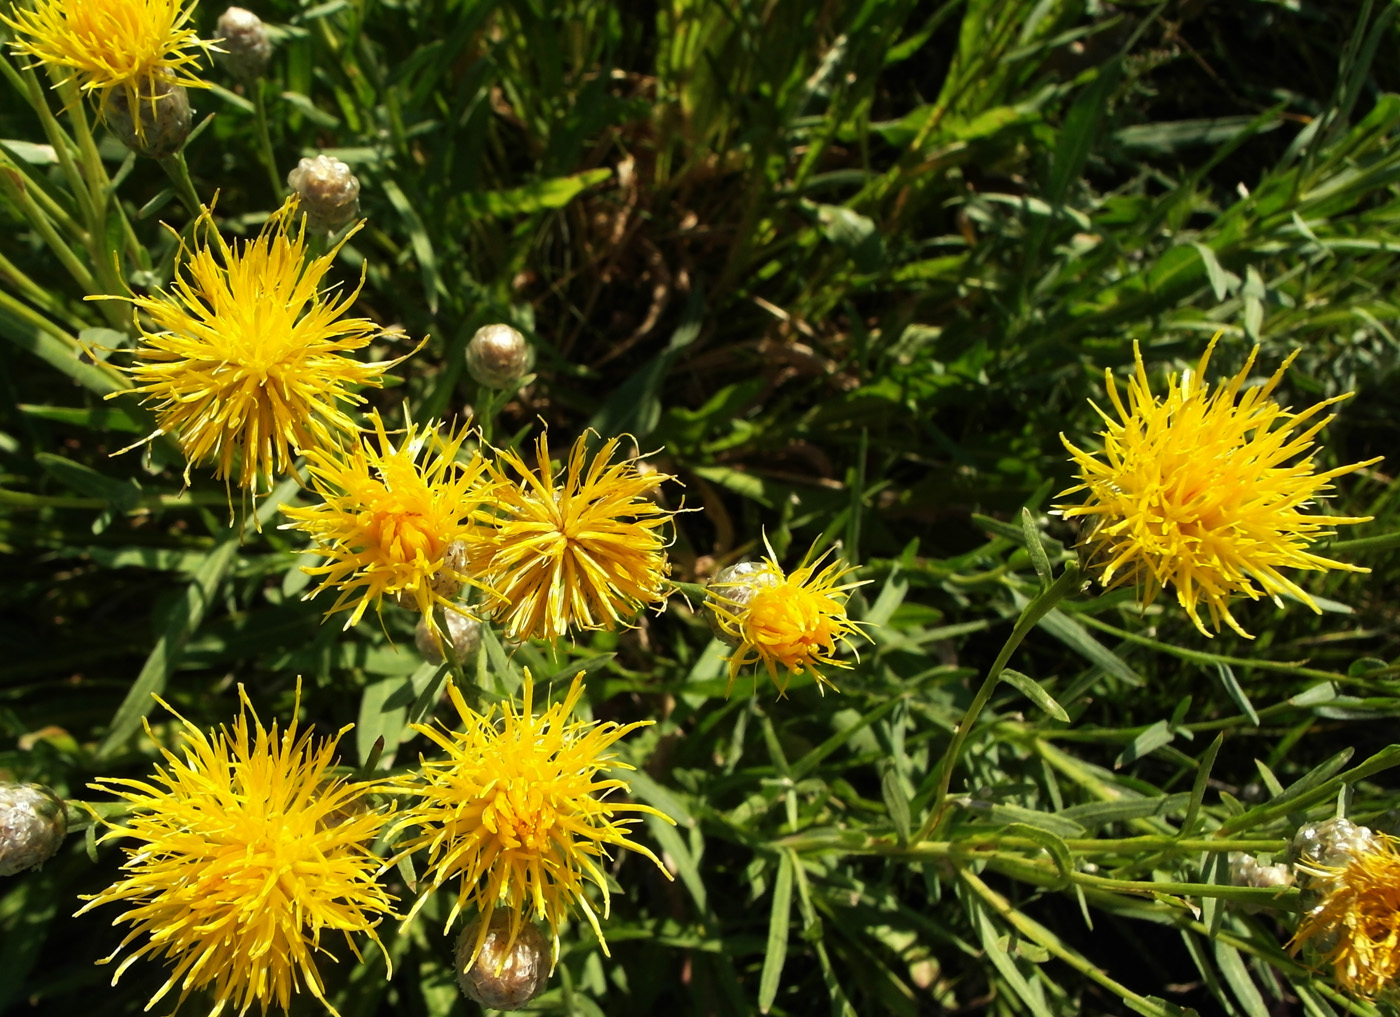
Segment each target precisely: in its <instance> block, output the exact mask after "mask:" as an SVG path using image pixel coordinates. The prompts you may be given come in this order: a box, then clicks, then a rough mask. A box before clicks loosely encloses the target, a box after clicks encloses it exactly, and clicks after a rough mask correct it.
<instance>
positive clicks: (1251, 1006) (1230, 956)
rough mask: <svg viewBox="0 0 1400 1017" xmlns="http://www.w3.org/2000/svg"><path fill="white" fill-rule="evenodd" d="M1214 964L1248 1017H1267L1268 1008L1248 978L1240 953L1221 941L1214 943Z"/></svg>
mask: <svg viewBox="0 0 1400 1017" xmlns="http://www.w3.org/2000/svg"><path fill="white" fill-rule="evenodd" d="M1215 964H1216V967H1218V968H1219V969H1220V973H1221V974H1222V975H1224V976H1225V981H1226V982H1227V983H1228V984H1229V986H1230V991H1231V992H1233V993H1234V995H1235V999H1237V1000H1239V1004H1240V1006H1241V1007H1243V1008H1244V1011H1245V1013H1247V1014H1248V1015H1249V1017H1269V1008H1268V1006H1267V1005H1265V1003H1264V996H1263V993H1261V992H1260V991H1259V987H1258V986H1257V985H1255V984H1254V979H1252V978H1251V977H1249V970H1248V969H1247V968H1246V967H1245V964H1244V958H1242V957H1241V956H1240V952H1239V951H1238V950H1236V949H1235V948H1234V947H1233V946H1231V945H1230V944H1229V943H1227V942H1225V941H1224V940H1222V939H1217V940H1216V941H1215Z"/></svg>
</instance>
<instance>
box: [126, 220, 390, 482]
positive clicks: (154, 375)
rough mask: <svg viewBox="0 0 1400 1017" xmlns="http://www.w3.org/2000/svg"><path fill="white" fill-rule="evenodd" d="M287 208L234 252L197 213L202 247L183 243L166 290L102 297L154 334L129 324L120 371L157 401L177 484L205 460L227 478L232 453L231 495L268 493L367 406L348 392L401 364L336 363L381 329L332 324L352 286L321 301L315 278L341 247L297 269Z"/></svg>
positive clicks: (362, 323) (297, 250) (358, 322)
mask: <svg viewBox="0 0 1400 1017" xmlns="http://www.w3.org/2000/svg"><path fill="white" fill-rule="evenodd" d="M295 208H296V203H295V200H292V199H289V200H288V202H287V203H286V204H285V205H283V206H282V208H281V209H279V210H278V211H277V212H275V213H274V214H273V215H272V217H271V219H269V220H268V224H267V226H266V227H265V228H264V229H263V231H262V233H261V234H259V236H258V237H257V239H255V240H250V241H247V242H245V243H244V244H243V245H242V246H241V247H238V246H234V247H230V246H229V245H228V244H227V243H225V241H224V239H223V238H222V237H221V236H220V235H219V232H218V230H217V229H216V228H215V227H214V220H213V214H212V212H211V210H209V209H205V210H204V214H203V215H202V216H200V218H199V220H198V221H197V224H196V236H198V232H199V230H200V229H203V231H204V239H203V241H202V242H200V241H198V240H197V241H196V243H195V247H194V249H193V250H189V249H188V248H186V247H185V246H184V243H183V241H182V242H181V252H182V254H183V255H184V256H185V260H184V265H183V271H182V272H181V273H179V274H177V276H176V278H175V281H174V284H173V287H172V289H173V292H164V293H160V294H158V295H157V296H152V297H117V298H108V299H126V300H129V301H130V302H131V303H132V304H134V305H135V306H136V308H137V309H138V310H140V311H144V312H146V314H147V315H149V317H150V320H151V322H152V323H153V324H154V326H155V327H154V329H153V330H148V329H146V328H145V327H144V326H143V325H142V323H141V318H140V316H139V315H138V316H137V326H138V327H139V328H140V329H141V334H142V341H141V343H140V344H139V345H138V346H137V348H136V358H137V359H136V362H135V363H134V364H132V366H131V367H129V368H127V370H128V372H129V373H130V374H131V375H132V376H133V377H134V378H135V379H136V381H137V385H136V387H135V388H134V389H133V391H135V392H139V393H144V394H145V396H146V401H147V402H152V401H153V402H155V404H156V406H155V411H156V419H157V422H158V423H159V425H160V430H159V431H157V432H156V433H157V434H165V433H169V432H174V433H175V434H176V435H177V436H178V438H179V442H180V447H181V449H183V451H184V453H185V458H186V460H187V464H186V466H185V480H186V482H188V481H189V471H190V466H191V465H193V464H194V463H197V462H202V461H204V460H210V459H212V460H213V461H214V464H215V475H216V476H218V477H222V478H224V479H225V480H226V481H227V480H228V479H229V478H232V477H233V475H234V472H235V457H240V460H241V461H240V462H239V463H238V465H237V474H238V486H239V487H241V488H244V489H245V490H248V491H252V492H256V491H257V490H258V488H259V486H260V485H261V484H263V483H267V484H269V485H270V483H271V480H272V478H273V477H275V476H277V475H279V474H281V473H284V472H286V471H287V470H288V469H290V468H291V465H292V460H293V458H294V456H295V453H296V452H297V451H299V450H305V449H308V448H311V447H314V446H317V445H333V444H336V443H337V442H338V441H339V440H340V438H339V435H341V434H353V433H354V432H355V424H354V422H353V421H352V420H351V419H350V418H349V417H348V416H347V415H346V414H345V411H344V410H342V409H341V407H340V403H342V402H350V403H362V402H364V397H363V396H360V395H358V394H357V393H356V392H355V391H354V388H355V387H357V386H361V385H370V386H378V385H380V384H381V376H382V375H383V373H384V372H385V371H386V370H388V369H389V368H392V367H394V366H395V365H397V364H399V363H401V361H402V358H400V359H399V360H393V361H389V362H381V363H369V364H366V363H360V362H359V361H357V360H355V359H353V358H351V357H348V356H345V355H344V354H345V353H346V352H347V351H350V350H358V349H361V348H362V347H365V346H368V345H369V343H370V342H371V341H372V340H374V339H375V338H376V337H378V336H379V335H380V334H381V330H380V329H379V327H378V326H376V325H375V324H374V322H372V321H368V320H366V319H364V318H343V319H342V318H340V315H341V314H342V313H344V312H345V310H346V309H347V308H349V307H350V305H351V304H353V303H354V301H355V298H356V297H357V296H358V295H359V292H360V286H359V285H357V286H356V287H355V288H354V290H352V291H351V292H350V293H349V294H346V295H344V296H342V297H341V298H340V299H339V300H327V299H326V292H325V291H324V290H322V289H321V280H322V278H323V277H324V276H325V274H326V272H327V271H329V269H330V267H331V263H332V262H333V261H334V260H335V256H336V254H337V252H339V250H340V247H341V245H342V244H344V243H345V240H341V242H340V244H337V245H336V246H335V247H334V248H333V249H332V250H331V251H329V252H328V253H327V254H325V255H323V256H321V257H319V258H316V259H314V260H313V261H310V262H305V261H304V260H303V256H304V255H305V253H306V236H305V228H304V227H303V228H302V230H300V231H299V232H298V233H297V234H296V236H294V237H293V236H291V235H289V234H288V232H287V230H288V225H289V222H290V221H291V220H292V217H293V214H294V212H295ZM353 233H354V230H351V234H353ZM349 236H350V234H347V235H346V238H345V239H349ZM362 284H363V276H362V281H361V285H362ZM338 319H339V320H338ZM114 394H120V393H114Z"/></svg>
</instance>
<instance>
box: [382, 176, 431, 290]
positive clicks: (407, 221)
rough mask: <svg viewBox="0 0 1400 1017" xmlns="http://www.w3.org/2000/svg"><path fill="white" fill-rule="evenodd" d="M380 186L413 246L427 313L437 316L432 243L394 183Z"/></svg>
mask: <svg viewBox="0 0 1400 1017" xmlns="http://www.w3.org/2000/svg"><path fill="white" fill-rule="evenodd" d="M380 186H381V187H382V188H383V190H384V196H385V197H386V198H388V199H389V204H391V205H393V206H394V211H396V212H398V213H399V215H400V216H401V217H402V218H403V223H404V227H405V228H406V229H407V230H408V240H409V243H410V244H412V245H413V254H414V256H415V257H416V258H417V259H418V270H419V271H420V272H421V273H422V274H423V296H424V298H425V299H426V300H427V302H428V312H429V313H430V314H437V308H438V285H439V284H438V268H437V255H436V253H434V251H433V242H432V240H431V239H430V238H429V237H428V230H427V228H426V227H425V226H424V225H423V219H422V217H421V216H419V214H418V210H417V209H415V208H414V207H413V203H412V202H410V201H409V200H408V197H407V196H406V195H405V194H404V193H403V190H402V189H401V188H400V187H399V185H398V184H397V183H396V182H395V181H393V180H389V179H386V180H384V181H382V182H381V185H380Z"/></svg>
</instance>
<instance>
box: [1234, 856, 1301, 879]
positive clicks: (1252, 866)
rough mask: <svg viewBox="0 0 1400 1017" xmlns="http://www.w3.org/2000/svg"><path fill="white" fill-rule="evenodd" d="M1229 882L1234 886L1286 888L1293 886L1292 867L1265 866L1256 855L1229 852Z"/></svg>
mask: <svg viewBox="0 0 1400 1017" xmlns="http://www.w3.org/2000/svg"><path fill="white" fill-rule="evenodd" d="M1230 882H1231V883H1233V884H1234V885H1235V886H1258V887H1269V886H1276V887H1287V886H1292V885H1293V867H1292V866H1291V865H1288V864H1287V863H1284V862H1279V863H1278V864H1276V865H1265V864H1263V863H1262V862H1260V861H1259V858H1258V856H1256V855H1247V854H1244V853H1243V852H1240V851H1232V852H1230Z"/></svg>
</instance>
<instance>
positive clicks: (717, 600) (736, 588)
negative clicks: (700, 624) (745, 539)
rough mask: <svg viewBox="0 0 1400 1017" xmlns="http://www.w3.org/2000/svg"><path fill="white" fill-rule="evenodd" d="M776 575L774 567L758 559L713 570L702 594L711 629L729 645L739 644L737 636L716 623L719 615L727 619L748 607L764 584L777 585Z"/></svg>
mask: <svg viewBox="0 0 1400 1017" xmlns="http://www.w3.org/2000/svg"><path fill="white" fill-rule="evenodd" d="M778 578H779V577H778V576H776V575H774V574H773V570H772V569H771V568H770V567H769V566H768V565H767V564H765V563H764V562H761V561H741V562H736V563H735V564H733V565H729V566H726V567H725V568H722V569H720V570H719V571H718V572H716V573H715V577H714V578H713V579H711V580H710V583H709V585H708V586H707V587H706V589H707V591H708V594H707V596H706V597H705V606H706V607H708V608H709V609H710V611H709V614H708V615H707V616H706V617H707V618H708V620H709V622H710V631H711V632H713V633H714V634H715V635H716V636H717V637H718V638H719V640H720V641H721V642H724V643H726V644H728V645H729V646H737V645H739V641H738V639H736V638H735V637H734V636H733V635H731V634H730V633H728V632H726V631H724V629H723V627H722V626H721V625H720V623H719V615H724V616H725V617H726V618H730V619H733V618H737V617H738V616H739V615H740V614H742V613H743V610H744V608H746V607H748V604H749V601H751V600H753V595H754V594H755V593H757V592H758V591H759V590H761V589H763V588H764V587H766V586H776V585H777V584H778Z"/></svg>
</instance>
